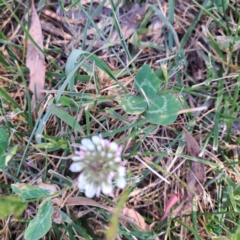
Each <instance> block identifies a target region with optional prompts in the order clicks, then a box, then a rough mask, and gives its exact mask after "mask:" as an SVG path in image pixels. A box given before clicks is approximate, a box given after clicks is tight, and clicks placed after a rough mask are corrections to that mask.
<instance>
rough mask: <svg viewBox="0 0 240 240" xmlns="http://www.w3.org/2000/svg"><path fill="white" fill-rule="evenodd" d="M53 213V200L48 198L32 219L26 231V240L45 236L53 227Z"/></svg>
mask: <svg viewBox="0 0 240 240" xmlns="http://www.w3.org/2000/svg"><path fill="white" fill-rule="evenodd" d="M52 213H53V208H52V201H51V200H48V201H46V202H44V203H42V204H41V206H40V208H39V210H38V214H37V216H36V217H35V218H34V219H32V220H31V221H30V223H29V225H28V227H27V229H26V231H25V234H24V237H25V239H26V240H38V239H40V238H41V237H43V236H44V235H45V234H46V233H47V232H48V231H49V229H50V228H51V226H52V220H51V216H52Z"/></svg>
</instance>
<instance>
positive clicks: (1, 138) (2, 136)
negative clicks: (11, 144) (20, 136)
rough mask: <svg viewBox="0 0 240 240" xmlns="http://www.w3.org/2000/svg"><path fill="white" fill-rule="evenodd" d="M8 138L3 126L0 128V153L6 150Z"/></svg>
mask: <svg viewBox="0 0 240 240" xmlns="http://www.w3.org/2000/svg"><path fill="white" fill-rule="evenodd" d="M8 138H9V137H8V134H7V132H6V131H5V130H4V129H3V128H0V155H2V154H3V153H4V152H5V151H6V150H7V147H8Z"/></svg>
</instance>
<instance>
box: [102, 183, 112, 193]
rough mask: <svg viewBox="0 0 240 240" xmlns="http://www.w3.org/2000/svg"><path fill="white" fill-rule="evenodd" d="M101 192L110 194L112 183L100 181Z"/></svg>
mask: <svg viewBox="0 0 240 240" xmlns="http://www.w3.org/2000/svg"><path fill="white" fill-rule="evenodd" d="M102 192H103V193H104V194H111V193H112V184H109V183H102Z"/></svg>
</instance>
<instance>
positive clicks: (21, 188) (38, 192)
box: [11, 183, 51, 200]
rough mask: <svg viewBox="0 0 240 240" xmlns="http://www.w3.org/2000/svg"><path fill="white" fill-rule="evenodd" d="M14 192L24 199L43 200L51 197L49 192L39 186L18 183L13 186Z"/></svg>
mask: <svg viewBox="0 0 240 240" xmlns="http://www.w3.org/2000/svg"><path fill="white" fill-rule="evenodd" d="M11 187H12V190H13V191H14V192H15V193H17V194H19V195H21V196H22V197H23V198H24V199H26V200H27V199H35V198H42V197H45V196H49V195H51V192H50V191H49V190H45V189H42V188H40V187H39V186H31V185H29V184H25V183H16V184H12V185H11Z"/></svg>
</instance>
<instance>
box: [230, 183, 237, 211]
mask: <svg viewBox="0 0 240 240" xmlns="http://www.w3.org/2000/svg"><path fill="white" fill-rule="evenodd" d="M227 191H228V195H229V198H230V201H231V203H232V207H233V209H234V211H235V212H239V209H238V207H237V203H236V201H235V199H234V193H233V187H232V186H228V188H227Z"/></svg>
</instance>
